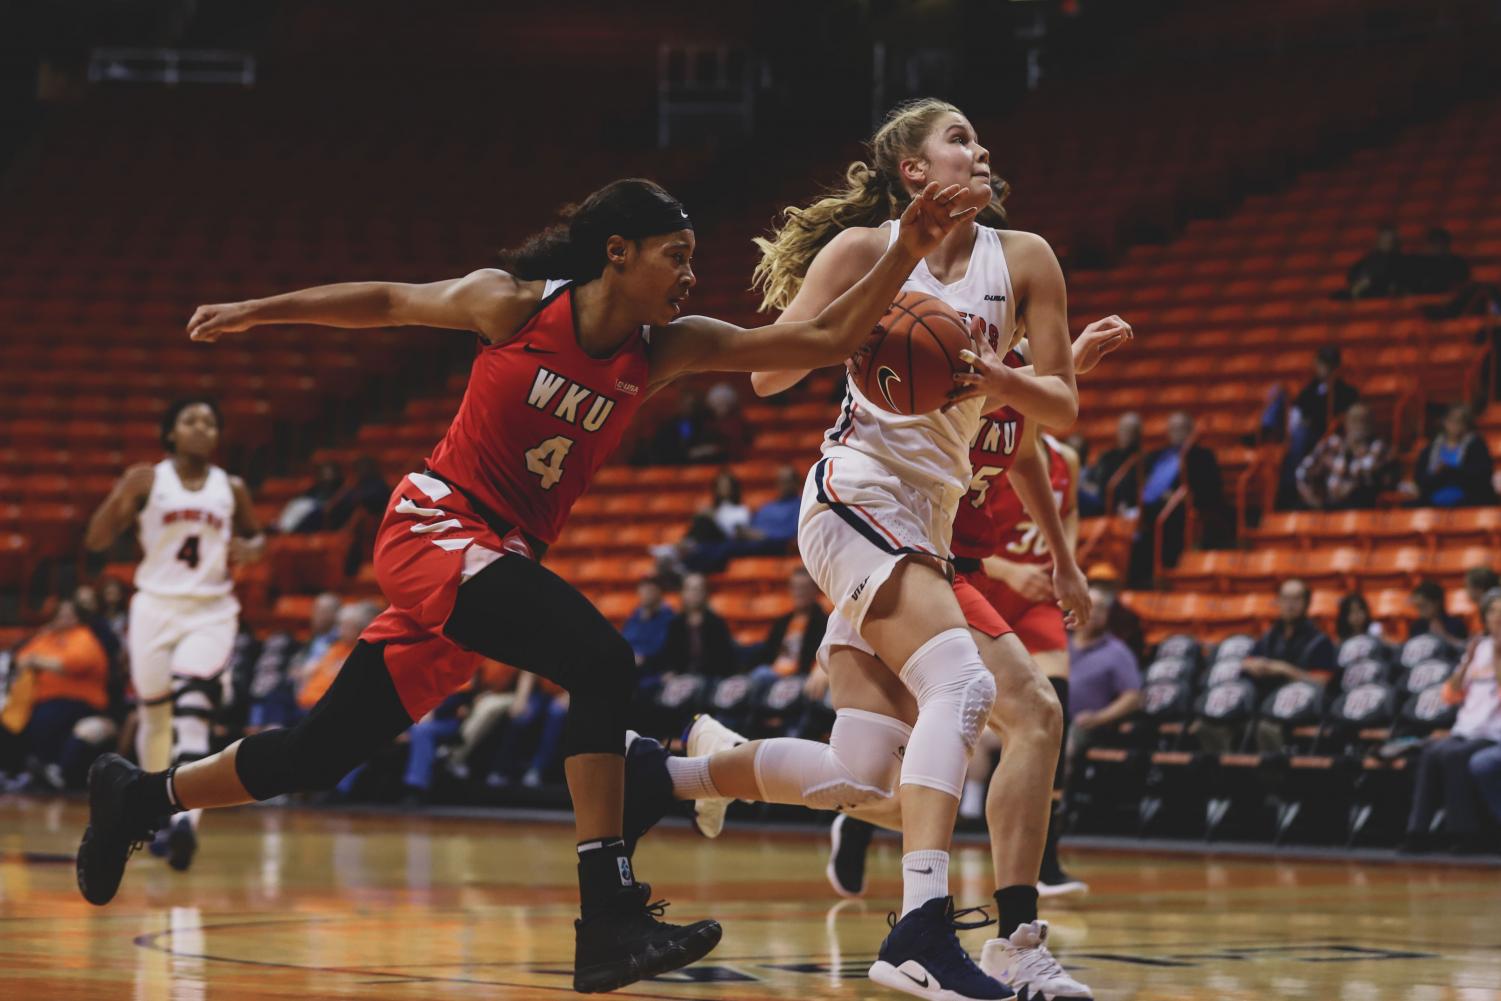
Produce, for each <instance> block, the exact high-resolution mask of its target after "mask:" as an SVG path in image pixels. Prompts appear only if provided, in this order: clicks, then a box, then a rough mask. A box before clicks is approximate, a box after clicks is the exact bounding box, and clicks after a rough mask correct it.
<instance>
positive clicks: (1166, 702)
mask: <svg viewBox="0 0 1501 1001" xmlns="http://www.w3.org/2000/svg"><path fill="white" fill-rule="evenodd" d="M1182 695H1183V689H1182V687H1180V686H1179V685H1178V684H1176V683H1174V682H1171V681H1165V682H1158V683H1156V684H1149V685H1147V690H1146V692H1144V693H1143V701H1144V703H1145V705H1146V711H1147V715H1148V716H1157V715H1160V714H1161V713H1164V712H1166V711H1167V710H1169V709H1172V708H1173V706H1174V705H1175V704H1177V703H1178V702H1180V701H1181V699H1182Z"/></svg>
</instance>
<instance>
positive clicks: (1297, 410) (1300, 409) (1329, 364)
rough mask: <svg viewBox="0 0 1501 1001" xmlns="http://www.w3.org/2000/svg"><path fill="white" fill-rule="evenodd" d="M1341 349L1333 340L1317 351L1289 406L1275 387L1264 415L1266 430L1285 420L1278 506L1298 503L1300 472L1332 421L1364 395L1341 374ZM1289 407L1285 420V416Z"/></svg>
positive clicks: (1284, 397)
mask: <svg viewBox="0 0 1501 1001" xmlns="http://www.w3.org/2000/svg"><path fill="white" fill-rule="evenodd" d="M1340 360H1341V356H1340V351H1339V348H1338V347H1336V346H1335V345H1333V344H1326V345H1324V346H1323V347H1321V348H1319V349H1318V351H1316V352H1315V353H1314V357H1313V377H1312V378H1310V379H1309V380H1308V382H1306V383H1305V384H1304V385H1303V388H1302V389H1300V390H1298V395H1297V396H1295V397H1293V400H1292V405H1291V406H1288V405H1287V401H1286V395H1285V393H1284V391H1283V389H1282V387H1281V386H1276V387H1274V388H1273V390H1272V394H1271V395H1272V399H1271V401H1270V402H1269V403H1268V405H1267V412H1266V414H1264V415H1263V417H1262V428H1263V430H1266V431H1270V430H1271V426H1272V425H1275V424H1276V423H1277V422H1279V421H1281V422H1283V423H1285V435H1284V437H1285V440H1286V441H1287V456H1286V458H1285V459H1284V460H1283V463H1282V474H1281V477H1280V479H1279V481H1278V484H1277V505H1278V507H1283V508H1287V507H1292V506H1293V505H1294V504H1295V503H1297V499H1298V490H1297V472H1298V467H1299V466H1300V465H1302V464H1303V460H1304V459H1306V458H1307V457H1308V455H1309V453H1310V452H1312V451H1313V449H1314V446H1315V445H1317V444H1318V442H1319V439H1321V438H1323V437H1324V432H1325V431H1327V430H1328V429H1329V422H1330V421H1331V420H1337V419H1338V418H1340V417H1343V416H1344V414H1345V412H1346V411H1347V410H1349V409H1350V408H1351V407H1353V406H1354V405H1355V403H1356V402H1357V401H1358V400H1359V399H1360V391H1359V390H1358V389H1356V388H1355V387H1354V386H1352V385H1350V384H1349V383H1348V382H1346V381H1345V380H1344V379H1342V378H1340V376H1339V366H1340ZM1284 410H1286V417H1285V420H1284V418H1283V416H1282V414H1283V411H1284Z"/></svg>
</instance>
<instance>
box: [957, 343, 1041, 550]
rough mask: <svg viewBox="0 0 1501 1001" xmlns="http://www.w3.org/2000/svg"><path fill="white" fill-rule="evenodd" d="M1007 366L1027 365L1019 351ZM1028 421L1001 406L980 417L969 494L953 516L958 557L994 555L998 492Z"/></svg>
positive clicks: (973, 444)
mask: <svg viewBox="0 0 1501 1001" xmlns="http://www.w3.org/2000/svg"><path fill="white" fill-rule="evenodd" d="M1006 364H1007V365H1008V366H1010V367H1011V368H1020V367H1022V366H1023V365H1025V364H1026V362H1025V361H1024V360H1023V359H1022V356H1021V353H1020V352H1018V351H1011V352H1008V353H1007V355H1006ZM1025 427H1026V418H1025V417H1023V416H1022V415H1021V414H1020V413H1018V412H1017V411H1015V410H1012V409H1011V408H1010V407H1002V408H1001V409H999V410H997V411H995V412H994V413H991V414H986V415H985V416H984V417H982V418H980V430H979V432H977V433H976V434H975V437H974V438H973V440H971V441H970V443H969V468H970V480H969V492H968V493H966V494H965V495H964V497H963V498H962V499H961V500H960V501H959V509H958V511H957V512H956V513H955V514H954V536H953V539H952V541H951V543H950V548H951V549H953V551H954V555H955V556H964V557H968V558H970V559H976V560H983V559H984V558H985V557H987V556H992V555H994V554H995V551H996V549H997V548H998V547H999V546H1000V541H1001V536H1000V531H999V529H998V527H997V525H996V522H995V518H994V516H993V515H992V511H993V509H994V506H995V498H996V493H997V491H999V490H1000V489H1002V488H1004V487H1005V486H1006V482H1005V476H1006V471H1007V470H1008V469H1010V468H1011V462H1012V460H1013V459H1015V458H1016V448H1017V446H1018V445H1019V444H1021V438H1022V430H1023V429H1024V428H1025Z"/></svg>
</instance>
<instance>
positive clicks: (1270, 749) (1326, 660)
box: [1197, 578, 1335, 754]
mask: <svg viewBox="0 0 1501 1001" xmlns="http://www.w3.org/2000/svg"><path fill="white" fill-rule="evenodd" d="M1312 597H1313V595H1312V593H1311V592H1310V591H1309V590H1308V585H1307V584H1305V583H1303V582H1302V581H1301V580H1297V579H1296V578H1294V579H1291V580H1286V581H1283V582H1282V586H1281V587H1279V588H1278V589H1277V621H1276V622H1274V623H1273V624H1272V627H1271V628H1270V629H1268V630H1267V631H1266V633H1265V634H1263V635H1262V637H1261V638H1260V639H1258V640H1257V641H1256V643H1255V644H1254V645H1253V646H1252V647H1251V651H1250V653H1248V654H1247V655H1246V658H1245V659H1244V660H1243V661H1241V664H1240V669H1241V673H1242V674H1243V675H1245V676H1246V677H1247V678H1248V679H1250V681H1251V682H1252V684H1254V685H1255V686H1256V701H1257V703H1258V704H1260V702H1261V701H1263V700H1264V699H1265V698H1266V697H1267V696H1268V695H1270V694H1272V692H1274V691H1276V690H1277V689H1278V688H1281V687H1282V686H1283V685H1285V684H1287V683H1288V682H1289V681H1312V682H1315V683H1318V684H1325V683H1326V682H1328V680H1329V678H1330V677H1331V676H1332V674H1333V672H1334V666H1335V655H1334V644H1333V642H1331V641H1330V639H1329V637H1328V636H1326V635H1325V634H1324V632H1323V631H1322V630H1321V629H1319V627H1318V626H1316V625H1314V624H1313V621H1312V620H1311V619H1309V618H1308V603H1309V601H1310V599H1311V598H1312ZM1197 733H1198V737H1199V746H1200V747H1202V748H1203V749H1204V750H1206V751H1210V752H1212V753H1215V754H1220V753H1223V752H1225V751H1231V750H1235V749H1236V748H1234V747H1233V746H1232V745H1233V744H1234V740H1235V734H1234V733H1233V732H1232V731H1231V730H1230V728H1228V727H1225V726H1221V725H1219V724H1209V723H1206V724H1203V725H1201V726H1199V728H1198V730H1197ZM1285 743H1286V737H1285V735H1284V734H1283V732H1282V727H1281V726H1280V725H1278V724H1276V723H1271V722H1263V723H1261V724H1259V725H1258V726H1257V727H1256V745H1257V750H1259V751H1260V752H1261V753H1262V754H1274V753H1276V752H1278V751H1280V750H1282V747H1283V746H1284V744H1285Z"/></svg>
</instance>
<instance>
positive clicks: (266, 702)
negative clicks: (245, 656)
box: [245, 591, 342, 733]
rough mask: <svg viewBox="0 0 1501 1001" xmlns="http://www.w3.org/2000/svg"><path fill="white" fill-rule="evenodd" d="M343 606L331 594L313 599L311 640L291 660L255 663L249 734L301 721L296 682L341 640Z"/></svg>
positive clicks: (273, 658)
mask: <svg viewBox="0 0 1501 1001" xmlns="http://www.w3.org/2000/svg"><path fill="white" fill-rule="evenodd" d="M341 604H342V601H341V600H340V598H339V596H338V595H337V594H334V593H333V592H331V591H325V592H324V593H323V594H320V595H318V597H316V598H314V599H313V607H312V610H311V612H310V613H309V615H308V634H309V636H310V637H311V638H310V639H309V640H308V642H307V644H306V645H305V646H303V647H302V648H301V649H300V650H298V651H297V652H296V653H294V654H293V655H292V656H291V657H290V658H285V657H283V656H263V657H261V658H259V659H258V660H257V661H256V664H255V673H254V674H253V675H252V676H251V679H250V710H249V714H248V716H247V718H246V720H245V727H246V729H247V730H249V731H250V732H253V733H256V732H259V731H261V730H269V729H273V728H275V727H280V726H291V725H292V723H294V722H296V720H297V719H298V718H299V717H301V715H302V710H301V709H299V708H298V706H297V686H296V679H297V678H299V677H301V676H302V674H303V671H304V668H305V667H306V666H307V665H309V664H313V663H316V662H318V661H321V660H322V659H323V656H324V654H325V653H327V652H328V649H329V647H331V646H333V644H334V643H335V642H336V641H337V640H338V638H339V630H338V618H339V607H340V605H341ZM288 639H290V637H288ZM282 649H285V647H283V648H282Z"/></svg>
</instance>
